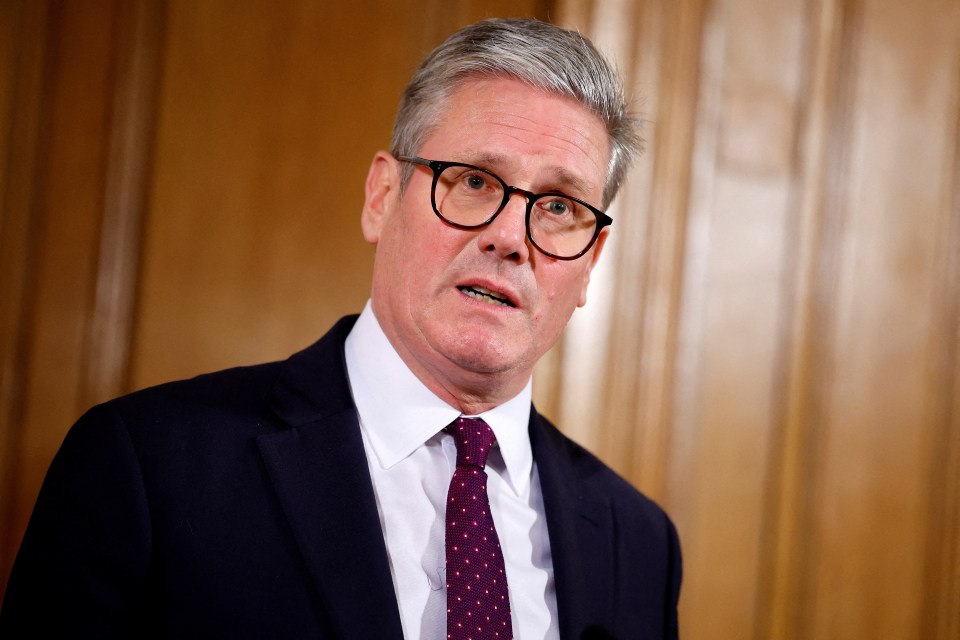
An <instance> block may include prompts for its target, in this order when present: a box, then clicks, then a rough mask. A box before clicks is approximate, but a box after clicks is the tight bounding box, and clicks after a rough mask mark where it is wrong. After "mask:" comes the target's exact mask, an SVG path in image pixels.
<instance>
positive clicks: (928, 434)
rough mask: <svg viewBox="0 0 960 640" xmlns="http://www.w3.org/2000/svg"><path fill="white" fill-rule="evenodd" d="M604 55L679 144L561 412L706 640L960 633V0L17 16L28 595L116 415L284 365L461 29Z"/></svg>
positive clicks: (569, 355) (0, 505)
mask: <svg viewBox="0 0 960 640" xmlns="http://www.w3.org/2000/svg"><path fill="white" fill-rule="evenodd" d="M495 15H503V16H507V15H509V16H535V17H539V18H543V19H548V20H551V21H553V22H556V23H558V24H562V25H564V26H569V27H574V28H577V29H579V30H581V31H582V32H584V33H586V34H588V35H590V36H591V37H592V38H594V40H595V41H596V42H597V43H598V45H599V46H600V47H601V48H602V49H603V50H604V51H606V52H608V53H609V54H610V55H611V56H612V57H613V58H614V59H615V60H616V61H617V63H618V65H619V67H620V69H621V70H622V72H623V74H624V75H625V77H626V78H627V79H628V84H629V85H630V87H631V90H632V92H633V94H634V95H635V97H636V100H635V107H636V110H637V111H639V112H640V113H641V114H642V115H643V117H644V118H645V121H646V123H645V131H644V135H645V138H646V149H647V150H646V153H645V155H644V157H643V158H642V159H641V161H640V162H639V164H638V166H637V167H636V169H635V170H634V171H633V173H632V174H631V177H630V181H629V184H628V185H627V186H626V188H625V190H624V192H623V194H622V195H621V197H620V198H619V199H618V201H617V202H616V203H615V205H614V207H613V208H612V210H611V215H612V216H613V217H614V219H615V220H616V222H615V224H614V226H613V234H612V241H611V243H609V244H608V245H607V246H608V249H607V251H606V253H605V255H604V257H603V260H601V264H600V266H599V271H598V272H596V274H595V277H594V278H593V284H592V285H591V287H592V289H591V292H590V297H591V301H590V303H589V304H588V305H587V307H585V308H584V309H582V310H580V311H578V312H577V314H575V316H574V321H573V323H572V324H571V326H570V327H569V329H568V331H567V332H566V334H565V336H564V338H563V340H562V342H561V343H560V344H558V345H557V347H556V348H555V349H554V350H553V351H552V352H551V353H550V354H549V355H548V357H547V358H545V359H544V361H543V362H542V363H541V366H540V368H539V369H538V371H537V375H536V382H535V399H536V402H537V405H538V407H539V408H540V409H541V410H542V411H543V412H544V413H546V414H547V415H548V416H550V417H552V418H553V419H555V420H556V421H557V422H559V424H560V426H561V427H562V428H563V429H564V430H565V431H566V432H567V433H568V434H570V435H571V436H573V437H574V438H575V439H578V440H579V441H581V442H582V443H583V444H585V445H586V446H587V447H588V448H590V449H592V450H593V451H594V452H596V453H597V454H598V455H600V456H601V457H602V458H603V459H604V460H606V461H607V462H608V463H609V464H611V465H612V466H614V467H615V468H616V469H617V470H619V471H620V472H621V473H622V474H623V475H625V476H626V477H627V478H628V479H630V480H631V481H632V482H633V483H635V484H636V485H637V486H639V487H640V488H641V489H643V490H644V491H645V492H647V493H648V494H650V495H651V496H652V497H654V498H655V499H656V500H658V501H659V502H660V503H661V504H663V505H664V506H665V507H666V508H667V510H668V511H669V512H670V513H671V514H672V516H673V517H674V519H675V520H676V523H677V525H678V528H679V531H680V535H681V539H682V542H683V545H684V552H685V557H684V559H685V582H684V588H683V593H682V598H681V623H682V626H681V631H682V636H684V637H687V638H708V639H711V640H712V639H721V640H725V639H729V640H739V639H744V638H751V639H755V640H762V639H767V638H776V639H782V640H788V639H790V640H793V639H818V640H819V639H823V638H838V639H844V640H859V639H863V640H868V639H869V640H874V639H888V638H889V639H903V640H908V639H909V640H914V639H917V638H923V639H936V640H956V639H957V638H960V351H958V342H960V2H958V1H957V0H913V1H911V2H909V3H908V2H903V1H902V0H777V1H776V2H770V1H769V0H609V1H602V0H594V1H592V2H591V1H586V0H509V1H507V0H483V1H480V0H420V1H419V2H416V3H414V2H409V1H408V2H400V1H388V0H379V1H377V0H353V1H351V2H347V1H346V0H343V1H341V2H330V1H316V2H314V1H310V0H282V1H275V0H270V1H268V0H167V1H162V0H113V1H111V0H61V1H56V0H2V1H0V134H2V135H0V332H2V333H0V358H2V362H0V366H2V368H0V376H2V377H0V421H2V422H0V585H3V584H4V583H5V580H6V575H7V573H8V571H9V568H10V564H11V562H12V558H13V555H14V553H15V550H16V548H17V546H18V544H19V540H20V537H21V535H22V532H23V529H24V527H25V525H26V521H27V518H28V517H29V513H30V510H31V508H32V504H33V501H34V499H35V497H36V494H37V491H38V489H39V485H40V482H41V480H42V477H43V474H44V472H45V470H46V468H47V465H48V464H49V461H50V458H51V457H52V455H53V454H54V452H55V451H56V449H57V447H58V446H59V444H60V442H61V440H62V438H63V436H64V433H65V432H66V430H67V429H68V428H69V426H70V425H71V424H72V422H73V421H74V420H75V419H76V418H77V417H78V416H79V415H80V414H81V413H82V412H83V411H84V410H85V409H86V408H87V407H89V406H90V405H91V404H93V403H96V402H99V401H102V400H104V399H107V398H109V397H112V396H114V395H117V394H119V393H123V392H125V391H129V390H132V389H137V388H141V387H144V386H146V385H151V384H155V383H158V382H161V381H164V380H169V379H172V378H180V377H185V376H191V375H194V374H197V373H200V372H203V371H209V370H212V369H217V368H223V367H227V366H232V365H240V364H248V363H254V362H260V361H264V360H270V359H277V358H283V357H285V356H287V355H288V354H290V353H291V352H293V351H295V350H297V349H299V348H302V347H304V346H306V345H307V344H309V343H311V342H312V341H313V340H315V339H316V338H318V337H319V336H320V335H321V334H323V333H324V332H325V331H326V330H327V328H328V327H329V326H330V324H331V323H332V322H333V321H334V320H335V319H336V318H338V317H340V316H341V315H343V314H346V313H353V312H357V311H359V310H360V309H361V307H362V305H363V303H364V301H365V300H366V298H367V296H368V293H369V278H370V273H371V264H372V254H373V252H372V249H371V247H369V246H368V245H366V244H365V243H364V242H363V239H362V237H361V234H360V229H359V221H358V216H359V211H360V206H361V203H362V186H363V180H364V177H365V174H366V169H367V166H368V164H369V161H370V159H371V157H372V156H373V154H374V152H375V151H376V150H378V149H381V148H385V147H387V146H388V144H389V133H390V126H391V123H392V118H393V114H394V110H395V107H396V104H397V101H398V99H399V95H400V92H401V90H402V88H403V86H404V84H405V83H406V81H407V78H408V77H409V75H410V73H411V72H412V70H413V69H414V67H415V66H416V64H417V63H418V61H419V60H420V59H421V57H422V56H423V55H424V54H425V53H426V52H427V51H429V50H430V49H431V48H432V47H433V46H434V45H436V44H437V43H439V42H440V41H441V40H442V39H443V38H444V37H445V36H446V35H448V34H449V33H450V32H451V31H453V30H455V29H456V28H458V27H459V26H461V25H463V24H466V23H469V22H472V21H474V20H477V19H480V18H484V17H489V16H495Z"/></svg>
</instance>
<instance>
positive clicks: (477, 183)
mask: <svg viewBox="0 0 960 640" xmlns="http://www.w3.org/2000/svg"><path fill="white" fill-rule="evenodd" d="M463 183H464V184H465V185H466V186H467V187H468V188H469V189H476V190H480V189H483V188H484V187H485V186H486V185H487V181H486V179H485V178H484V176H482V175H480V174H478V173H474V174H471V175H467V176H464V178H463Z"/></svg>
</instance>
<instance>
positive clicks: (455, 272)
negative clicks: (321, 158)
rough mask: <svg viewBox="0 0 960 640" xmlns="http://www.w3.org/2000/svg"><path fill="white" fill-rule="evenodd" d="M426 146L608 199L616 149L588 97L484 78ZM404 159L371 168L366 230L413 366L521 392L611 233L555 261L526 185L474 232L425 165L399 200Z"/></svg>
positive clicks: (431, 375) (457, 96) (426, 151)
mask: <svg viewBox="0 0 960 640" xmlns="http://www.w3.org/2000/svg"><path fill="white" fill-rule="evenodd" d="M419 155H420V156H421V157H424V158H427V159H430V160H448V161H457V162H464V163H469V164H474V165H478V166H481V167H484V168H485V169H488V170H490V171H493V172H494V173H496V174H497V175H499V176H500V177H501V178H503V179H504V180H505V181H506V182H507V183H508V184H510V185H513V186H516V187H520V188H522V189H526V190H528V191H532V192H535V193H542V192H545V191H552V190H557V191H562V192H564V193H567V194H568V195H571V196H575V197H577V198H580V199H581V200H584V201H586V202H590V203H594V204H595V205H599V204H600V202H601V199H602V194H603V186H604V180H605V178H606V173H607V163H608V159H609V157H610V149H609V143H608V138H607V133H606V130H605V129H604V126H603V124H602V123H601V121H600V120H599V119H598V118H597V117H596V116H595V115H593V114H592V113H590V112H589V111H587V110H586V109H585V108H583V107H582V106H580V105H579V104H577V103H576V102H574V101H572V100H569V99H566V98H561V97H557V96H554V95H550V94H547V93H543V92H541V91H538V90H535V89H533V88H531V87H529V86H527V85H525V84H523V83H521V82H519V81H516V80H513V79H505V78H486V79H477V80H472V81H469V82H467V83H466V84H464V85H463V86H461V87H460V89H459V90H457V91H456V92H455V93H454V94H453V95H452V96H451V98H450V100H449V101H448V102H447V105H446V107H445V110H444V112H443V116H442V119H441V121H440V123H439V124H438V126H437V127H436V128H435V129H434V131H433V132H432V135H431V136H430V137H429V138H428V139H427V141H426V142H425V143H424V145H423V147H422V149H420V151H419ZM401 169H402V166H401V163H399V162H398V161H396V160H395V159H393V158H392V156H390V155H389V154H385V153H380V154H378V155H377V157H376V158H375V159H374V162H373V166H372V167H371V170H370V175H369V176H368V179H367V200H366V203H365V205H364V212H363V230H364V235H365V237H366V238H367V240H368V241H370V242H374V243H376V244H377V252H376V260H375V264H374V276H373V294H372V300H373V309H374V313H375V314H376V316H377V319H378V320H379V322H380V324H381V326H382V327H383V329H384V331H385V333H386V334H387V336H388V337H389V339H390V341H391V343H392V344H393V345H394V347H395V348H396V349H397V351H398V352H399V354H400V356H401V357H402V358H403V359H404V361H405V362H406V363H407V365H408V366H410V368H411V369H412V370H413V371H414V373H415V374H417V376H418V377H420V378H421V380H423V381H424V382H425V383H426V384H427V386H428V387H431V389H432V390H433V391H434V392H435V393H438V395H441V397H443V396H444V395H445V393H444V392H446V393H449V394H452V395H453V396H455V397H459V394H462V393H463V392H465V391H466V392H467V393H469V394H475V395H478V396H482V395H483V394H484V393H491V394H494V395H497V394H499V395H502V394H507V397H510V395H512V394H515V393H517V392H518V391H519V390H520V389H521V388H522V387H523V385H525V384H526V381H527V380H528V379H529V376H530V375H531V372H532V370H533V366H534V365H535V364H536V362H537V360H539V359H540V357H541V356H542V355H543V354H544V353H545V352H546V351H547V349H549V348H550V346H551V345H553V343H554V342H555V341H556V340H557V338H558V337H559V335H560V332H561V331H562V330H563V328H564V326H566V324H567V321H568V320H569V318H570V316H571V314H572V313H573V310H574V309H575V308H576V307H577V306H580V305H583V304H584V303H585V302H586V289H587V283H588V280H589V276H590V271H591V269H592V268H593V265H594V264H595V261H596V258H597V256H598V255H599V252H600V249H601V247H602V245H603V241H604V239H605V237H606V235H605V233H606V232H604V235H602V236H601V237H600V238H599V239H598V241H597V243H596V245H595V246H594V248H593V249H592V250H591V251H590V252H588V253H587V254H586V255H584V256H582V257H580V258H579V259H577V260H571V261H562V260H556V259H554V258H549V257H547V256H545V255H543V254H542V253H540V252H539V251H537V250H536V249H535V248H534V247H533V246H532V245H531V244H530V243H529V242H528V241H527V239H526V228H525V222H524V218H525V212H526V202H525V200H524V198H523V197H522V196H521V195H514V196H512V197H511V200H510V202H509V204H508V205H507V206H506V208H505V209H504V210H503V211H502V212H501V213H500V215H499V216H498V217H497V218H496V219H495V220H494V221H493V223H491V224H490V225H489V226H487V227H485V228H483V229H478V230H472V231H464V230H460V229H456V228H454V227H451V226H449V225H447V224H445V223H444V222H443V221H442V220H440V219H439V218H438V217H437V216H436V215H435V214H434V212H433V209H432V207H431V203H430V184H431V181H432V177H433V176H432V172H431V171H430V170H429V169H428V168H426V167H420V166H416V167H414V168H413V173H412V176H411V178H410V182H409V184H408V185H407V188H406V190H405V192H404V195H403V197H402V198H401V197H400V196H399V173H400V171H401ZM478 291H480V292H483V291H487V292H492V293H493V294H494V295H496V296H497V297H499V298H502V299H505V300H508V301H509V304H508V305H502V304H497V303H495V302H492V301H490V300H489V298H485V297H484V296H478V295H476V292H478ZM471 294H472V295H471ZM478 298H484V299H478ZM504 399H506V398H499V400H498V401H502V400H504Z"/></svg>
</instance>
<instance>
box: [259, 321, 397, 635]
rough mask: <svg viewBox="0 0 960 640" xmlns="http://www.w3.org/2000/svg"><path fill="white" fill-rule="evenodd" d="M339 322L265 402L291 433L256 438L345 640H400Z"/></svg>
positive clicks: (344, 326) (297, 360)
mask: <svg viewBox="0 0 960 640" xmlns="http://www.w3.org/2000/svg"><path fill="white" fill-rule="evenodd" d="M353 320H354V319H352V318H351V319H345V320H342V321H341V322H340V323H338V324H337V325H336V326H335V327H334V328H333V329H332V330H331V331H330V333H328V334H327V335H326V336H324V338H323V339H321V340H320V341H319V342H318V343H317V344H315V345H313V346H312V347H310V348H308V349H307V350H305V351H302V352H300V353H298V354H296V355H294V356H293V357H292V358H291V359H290V360H288V361H287V363H286V365H285V370H284V374H283V376H282V377H281V378H280V379H279V380H278V382H277V384H276V385H275V387H274V389H273V391H272V393H271V395H270V397H269V398H268V402H269V403H270V405H271V407H272V408H273V410H274V412H275V413H276V414H277V415H278V416H279V417H280V418H281V419H283V420H284V421H285V422H286V423H288V424H289V425H290V428H289V429H286V430H283V431H279V432H276V433H271V434H267V435H264V436H261V437H260V438H258V439H257V445H258V446H259V448H260V453H261V456H262V458H263V461H264V465H265V467H266V470H267V473H268V475H269V477H270V480H271V482H272V483H273V488H274V490H275V491H276V494H277V496H278V497H279V500H280V504H281V507H282V509H283V512H284V515H285V516H286V518H287V521H288V522H289V524H290V527H291V529H292V531H293V535H294V537H295V539H296V541H297V544H298V546H299V548H300V552H301V554H302V556H303V558H304V561H305V562H306V564H307V568H308V570H309V572H310V575H311V577H312V578H313V582H314V584H315V586H316V588H317V591H318V593H319V596H320V600H321V602H322V603H323V608H324V609H325V610H326V614H327V615H328V616H329V618H330V620H331V623H332V625H333V627H334V628H335V629H336V631H337V634H338V636H340V637H343V638H357V639H366V638H402V637H403V632H402V629H401V624H400V615H399V610H398V607H397V601H396V596H395V594H394V590H393V579H392V577H391V573H390V567H389V564H388V560H387V552H386V547H385V545H384V541H383V533H382V531H381V528H380V519H379V515H378V512H377V505H376V499H375V497H374V493H373V486H372V483H371V480H370V475H369V473H368V471H367V459H366V455H365V453H364V449H363V441H362V439H361V437H360V428H359V423H358V421H357V414H356V409H355V408H354V406H353V402H352V400H351V396H350V390H349V384H348V382H347V377H346V365H345V363H344V358H343V341H344V339H345V338H346V335H347V333H348V332H349V330H350V327H351V326H352V325H353Z"/></svg>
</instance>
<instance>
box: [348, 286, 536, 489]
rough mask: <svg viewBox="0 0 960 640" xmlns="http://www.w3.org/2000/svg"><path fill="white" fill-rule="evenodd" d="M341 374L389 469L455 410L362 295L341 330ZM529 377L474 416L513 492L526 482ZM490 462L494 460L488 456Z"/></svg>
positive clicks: (529, 463) (530, 461) (529, 469)
mask: <svg viewBox="0 0 960 640" xmlns="http://www.w3.org/2000/svg"><path fill="white" fill-rule="evenodd" d="M344 349H345V353H346V361H347V375H348V377H349V379H350V388H351V390H352V391H353V400H354V403H355V404H356V406H357V412H358V413H359V416H360V427H361V429H363V431H364V435H366V437H367V440H368V442H369V444H370V446H371V448H372V449H373V451H374V454H375V455H376V458H377V462H378V463H379V464H380V465H381V466H382V467H383V468H384V469H389V468H390V467H392V466H394V465H396V464H397V463H399V462H400V461H401V460H403V459H404V458H406V457H408V456H409V455H410V454H412V453H413V452H414V451H415V450H416V449H417V448H418V447H420V446H421V445H423V444H424V443H425V442H426V441H427V440H429V439H430V438H432V437H434V436H435V435H437V433H439V432H440V431H441V430H442V429H443V428H444V427H446V426H447V425H449V424H450V423H451V422H453V421H454V420H456V419H457V417H459V416H460V411H459V410H457V409H456V408H454V407H452V406H450V405H449V404H447V403H446V402H444V401H443V400H441V399H440V398H438V397H437V396H436V395H434V393H433V392H432V391H430V390H429V389H428V388H427V387H426V386H425V385H424V384H423V383H422V382H421V381H420V379H419V378H417V377H416V376H415V375H414V374H413V372H412V371H410V369H409V368H408V367H407V365H406V364H405V363H404V362H403V360H402V359H401V358H400V356H399V355H398V354H397V352H396V350H395V349H394V348H393V345H391V344H390V341H389V339H387V336H386V334H384V332H383V329H382V328H381V327H380V323H379V322H378V321H377V318H376V316H375V315H374V314H373V308H372V306H371V305H370V302H369V301H368V302H367V304H366V306H365V307H364V309H363V313H361V314H360V317H359V318H358V319H357V322H356V324H355V325H354V327H353V329H352V330H351V331H350V334H349V335H348V336H347V340H346V344H345V347H344ZM531 396H532V392H531V383H530V382H529V381H528V382H527V384H526V386H524V388H523V390H522V391H521V392H520V393H519V394H517V395H516V396H514V397H513V398H511V399H510V400H508V401H507V402H505V403H503V404H501V405H500V406H497V407H494V408H493V409H491V410H490V411H485V412H484V413H482V414H480V415H479V416H473V417H479V418H483V420H484V421H486V423H487V424H488V425H490V428H491V429H492V430H493V433H494V435H495V436H496V438H497V447H496V448H499V451H500V456H501V457H502V459H503V463H504V465H505V467H506V472H507V473H506V479H507V481H508V483H509V484H510V486H511V488H512V489H513V490H514V491H515V492H517V494H518V495H524V494H525V493H526V491H527V490H528V488H529V485H530V476H531V472H532V468H533V453H532V451H531V449H530V437H529V433H528V424H529V421H530V402H531ZM490 464H496V461H495V460H494V459H491V461H490Z"/></svg>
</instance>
